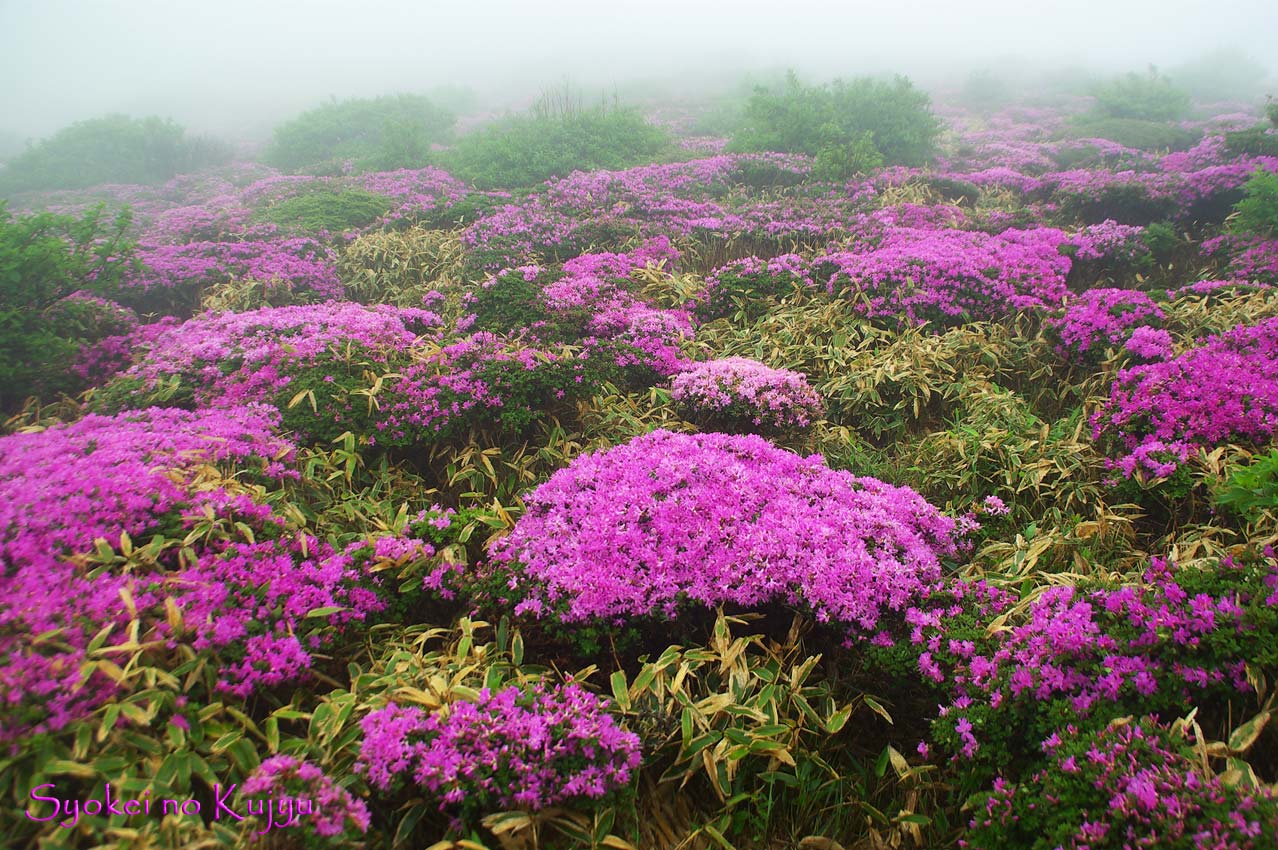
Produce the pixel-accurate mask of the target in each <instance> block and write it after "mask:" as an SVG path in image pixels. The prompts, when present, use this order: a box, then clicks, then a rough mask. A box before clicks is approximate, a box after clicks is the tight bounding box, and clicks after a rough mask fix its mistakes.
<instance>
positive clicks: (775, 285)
mask: <svg viewBox="0 0 1278 850" xmlns="http://www.w3.org/2000/svg"><path fill="white" fill-rule="evenodd" d="M812 285H813V284H812V273H811V269H810V268H809V266H808V261H807V260H805V259H803V258H802V257H800V256H799V255H798V254H782V255H780V256H777V257H772V258H770V259H766V260H764V259H760V258H759V257H746V258H744V259H741V260H736V261H734V262H731V263H728V264H727V265H726V266H720V267H719V268H717V269H715V270H714V271H712V272H711V273H710V274H708V275H707V276H706V285H705V289H704V290H703V291H702V292H701V294H700V295H699V296H698V297H697V299H696V303H695V305H694V306H695V310H696V313H697V317H698V318H699V319H701V320H702V321H710V320H712V319H717V318H721V317H723V316H730V315H732V313H733V311H735V310H736V309H737V307H738V306H743V307H748V308H755V309H758V308H760V307H763V306H766V304H760V303H758V302H765V301H766V299H768V298H780V297H783V296H786V295H789V294H790V293H791V292H793V291H795V290H796V289H799V288H801V287H809V288H810V287H811V286H812Z"/></svg>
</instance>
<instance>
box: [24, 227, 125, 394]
mask: <svg viewBox="0 0 1278 850" xmlns="http://www.w3.org/2000/svg"><path fill="white" fill-rule="evenodd" d="M102 216H103V212H102V208H100V207H99V208H97V209H95V210H92V211H90V212H88V213H86V214H85V215H84V216H83V217H82V218H75V217H74V216H64V215H54V214H52V213H40V214H39V215H33V216H21V217H14V216H13V215H11V214H10V213H9V212H8V210H7V209H6V208H5V206H4V204H3V203H0V411H3V410H10V409H12V408H13V407H15V406H17V405H18V404H19V403H20V402H21V401H22V399H23V398H25V397H26V396H28V395H35V394H41V393H51V392H59V391H65V390H68V389H71V388H73V385H74V383H75V379H74V376H72V375H71V374H70V371H69V370H70V367H71V362H72V360H73V359H74V357H75V356H76V354H77V353H78V352H79V350H80V346H81V344H82V343H83V342H85V341H88V340H89V339H90V338H92V337H101V336H103V335H107V334H109V333H111V332H112V327H113V325H112V318H111V316H110V315H108V314H109V312H110V311H107V312H106V313H104V314H103V315H102V316H96V315H90V313H92V312H93V311H91V310H69V311H68V310H59V309H57V308H58V306H59V305H60V304H61V303H62V302H64V300H65V299H66V298H67V297H68V296H69V295H71V294H73V293H75V292H78V291H88V292H93V293H98V294H109V293H110V292H111V290H112V289H113V288H114V287H115V286H116V285H117V284H118V283H119V279H120V276H121V275H122V274H123V272H124V270H125V268H126V266H127V264H128V263H129V262H130V261H131V257H132V244H131V243H130V242H128V241H127V240H126V239H125V236H124V234H125V232H126V231H127V229H128V227H129V224H130V218H129V215H128V213H127V212H124V213H121V214H119V215H118V216H117V217H116V218H115V220H114V221H113V222H110V223H107V222H104V221H103V219H102Z"/></svg>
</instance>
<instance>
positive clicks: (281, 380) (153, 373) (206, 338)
mask: <svg viewBox="0 0 1278 850" xmlns="http://www.w3.org/2000/svg"><path fill="white" fill-rule="evenodd" d="M442 321H443V320H442V319H441V318H440V317H439V316H438V315H437V314H436V313H433V312H430V311H428V310H421V309H414V308H407V307H388V306H376V307H366V306H364V305H362V304H354V303H330V304H312V305H298V306H290V307H262V308H260V309H257V310H249V311H246V312H242V313H206V314H204V315H200V316H196V317H195V318H193V319H189V320H187V321H186V322H183V323H182V324H181V325H178V326H176V327H173V328H171V329H170V330H168V331H166V332H163V333H161V334H160V335H159V336H158V337H156V338H155V339H154V340H153V341H152V342H151V346H150V349H149V350H148V351H147V352H146V353H145V354H144V355H143V356H142V357H141V358H140V360H139V362H138V364H137V365H136V366H134V367H133V368H131V369H129V370H128V371H127V372H125V373H124V374H123V375H122V376H121V378H122V380H123V384H122V386H121V387H119V389H120V390H122V391H127V390H130V389H134V390H139V391H141V393H142V394H143V395H145V394H146V393H147V392H148V391H152V390H154V389H156V388H157V387H159V386H160V385H161V384H163V383H166V382H168V383H175V384H177V385H178V386H179V387H180V388H181V392H182V393H184V394H185V393H190V400H191V401H193V402H194V403H195V404H198V405H200V406H216V407H227V406H232V405H237V404H244V403H246V402H254V401H258V402H261V401H268V400H270V399H271V398H272V397H273V396H274V395H275V394H276V393H277V392H279V391H281V390H282V389H284V388H286V387H287V385H288V383H289V382H288V378H287V374H286V373H287V372H288V370H289V369H292V368H296V367H297V366H299V365H301V364H309V363H314V362H322V361H324V360H327V359H331V354H332V352H333V351H334V350H335V349H338V348H341V347H343V346H347V347H354V348H355V349H359V350H368V351H372V352H376V353H377V354H376V356H377V357H378V358H380V359H381V360H382V361H383V362H388V361H389V358H390V357H391V356H392V355H394V354H402V353H406V352H408V351H409V350H410V349H411V348H412V347H413V346H414V345H415V344H417V342H418V340H419V338H420V337H421V336H422V335H425V334H428V333H432V332H434V331H435V330H436V329H437V328H438V327H439V326H440V325H441V324H442Z"/></svg>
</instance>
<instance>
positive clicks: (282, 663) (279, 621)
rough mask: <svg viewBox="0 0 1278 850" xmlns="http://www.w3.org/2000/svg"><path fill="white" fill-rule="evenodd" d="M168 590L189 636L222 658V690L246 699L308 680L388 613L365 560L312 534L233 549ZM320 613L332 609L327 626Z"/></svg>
mask: <svg viewBox="0 0 1278 850" xmlns="http://www.w3.org/2000/svg"><path fill="white" fill-rule="evenodd" d="M384 539H391V538H384ZM409 545H411V541H409ZM163 584H164V586H163V588H162V589H163V592H164V593H165V594H166V595H167V596H168V597H169V598H170V599H173V600H174V601H175V602H176V603H177V605H178V607H179V609H181V611H182V617H183V623H184V626H183V631H184V632H189V633H190V635H184V637H189V638H190V644H191V646H192V647H193V648H195V649H196V650H205V649H207V650H212V651H214V652H216V653H217V655H218V658H219V659H220V660H221V662H222V664H221V666H220V669H219V681H218V683H217V689H218V690H219V691H223V692H226V693H230V694H234V695H235V696H237V697H240V698H241V699H247V698H248V697H249V696H251V695H252V694H253V693H254V692H256V691H258V690H259V689H262V688H265V687H274V686H277V685H282V684H286V683H289V682H297V681H303V680H305V679H306V678H307V677H308V674H309V671H310V669H311V665H312V661H313V658H312V655H311V653H312V652H316V651H319V650H321V649H323V648H325V647H326V646H328V645H331V644H332V643H333V641H334V639H335V638H336V637H337V636H338V635H339V634H341V632H342V631H343V628H344V627H345V626H348V625H350V624H352V623H358V622H362V621H364V620H365V619H366V618H367V617H368V616H369V615H371V614H373V613H375V612H377V611H380V610H382V608H383V607H384V604H383V602H382V600H381V598H380V597H379V596H378V594H377V593H376V592H375V591H374V590H373V589H372V587H371V584H372V579H371V578H370V577H369V575H368V574H367V573H366V571H365V570H364V563H363V559H360V560H357V559H356V558H355V557H353V555H352V553H351V552H350V551H347V552H335V551H334V550H333V548H332V547H331V546H329V545H328V544H327V543H322V542H320V541H319V540H316V539H315V538H314V537H311V536H309V535H291V536H287V537H283V538H281V539H278V540H259V541H257V542H237V543H231V544H230V545H229V546H226V547H225V548H224V549H222V550H221V551H217V552H209V553H207V554H205V555H203V556H201V557H200V558H199V559H198V560H197V561H196V563H194V564H193V565H191V566H190V567H188V568H186V569H184V570H181V571H180V572H178V573H177V574H175V575H173V576H172V577H169V578H167V579H165V580H164V581H163ZM156 589H157V590H160V588H156ZM312 611H328V613H327V614H325V615H324V616H323V618H322V620H321V621H319V622H320V623H322V628H317V627H316V625H315V624H316V622H317V620H316V619H314V618H309V615H310V614H311V612H312ZM308 618H309V619H308Z"/></svg>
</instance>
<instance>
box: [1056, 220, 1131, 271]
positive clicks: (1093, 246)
mask: <svg viewBox="0 0 1278 850" xmlns="http://www.w3.org/2000/svg"><path fill="white" fill-rule="evenodd" d="M1144 232H1145V228H1143V227H1140V226H1139V225H1130V224H1119V223H1118V222H1116V221H1114V220H1113V219H1112V218H1111V219H1106V220H1105V221H1102V222H1100V223H1099V224H1089V225H1087V226H1086V227H1083V228H1081V229H1080V230H1079V231H1078V232H1077V233H1075V234H1074V235H1073V236H1072V237H1071V238H1070V241H1069V244H1070V245H1072V246H1074V248H1075V251H1074V258H1075V259H1077V260H1105V261H1108V262H1109V263H1114V264H1116V263H1138V262H1140V261H1141V260H1143V259H1147V258H1148V257H1149V256H1150V251H1149V246H1147V245H1146V244H1145V243H1144V241H1143V240H1142V239H1141V235H1142V234H1143V233H1144Z"/></svg>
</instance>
